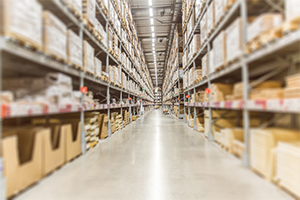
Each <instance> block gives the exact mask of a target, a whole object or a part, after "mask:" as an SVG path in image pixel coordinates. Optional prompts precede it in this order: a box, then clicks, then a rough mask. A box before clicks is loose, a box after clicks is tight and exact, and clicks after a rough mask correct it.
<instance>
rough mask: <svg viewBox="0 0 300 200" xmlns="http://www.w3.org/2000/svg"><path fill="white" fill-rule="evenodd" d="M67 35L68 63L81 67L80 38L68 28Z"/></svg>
mask: <svg viewBox="0 0 300 200" xmlns="http://www.w3.org/2000/svg"><path fill="white" fill-rule="evenodd" d="M67 35H68V41H67V56H68V59H67V61H68V64H69V65H74V66H76V67H79V68H81V69H82V42H81V41H82V40H81V38H80V37H79V36H78V35H76V34H75V33H74V32H73V31H72V30H68V33H67Z"/></svg>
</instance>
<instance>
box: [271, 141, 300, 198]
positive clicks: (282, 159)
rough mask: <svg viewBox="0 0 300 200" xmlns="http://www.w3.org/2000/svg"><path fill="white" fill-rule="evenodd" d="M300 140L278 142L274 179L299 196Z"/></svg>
mask: <svg viewBox="0 0 300 200" xmlns="http://www.w3.org/2000/svg"><path fill="white" fill-rule="evenodd" d="M299 169H300V141H297V142H290V143H288V142H278V147H277V156H276V179H277V180H278V182H279V184H280V186H282V187H284V188H286V189H287V190H289V191H290V192H292V193H293V194H295V195H296V196H297V197H300V170H299Z"/></svg>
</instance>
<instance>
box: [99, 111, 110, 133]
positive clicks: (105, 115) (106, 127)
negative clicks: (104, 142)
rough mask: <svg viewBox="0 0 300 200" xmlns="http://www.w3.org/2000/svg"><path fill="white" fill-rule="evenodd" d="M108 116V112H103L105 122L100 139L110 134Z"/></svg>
mask: <svg viewBox="0 0 300 200" xmlns="http://www.w3.org/2000/svg"><path fill="white" fill-rule="evenodd" d="M108 119H109V118H108V116H107V114H103V122H102V126H101V133H100V139H105V138H107V136H108Z"/></svg>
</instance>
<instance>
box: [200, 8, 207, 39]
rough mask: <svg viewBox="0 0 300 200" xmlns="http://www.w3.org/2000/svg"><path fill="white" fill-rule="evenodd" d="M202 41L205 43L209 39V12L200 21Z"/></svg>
mask: <svg viewBox="0 0 300 200" xmlns="http://www.w3.org/2000/svg"><path fill="white" fill-rule="evenodd" d="M200 32H201V42H202V43H203V42H204V41H205V40H206V39H207V13H204V15H203V18H202V20H201V21H200Z"/></svg>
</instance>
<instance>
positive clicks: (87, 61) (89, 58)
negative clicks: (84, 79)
mask: <svg viewBox="0 0 300 200" xmlns="http://www.w3.org/2000/svg"><path fill="white" fill-rule="evenodd" d="M94 56H95V55H94V48H93V47H92V46H91V45H90V44H89V43H88V42H87V41H85V40H84V41H83V70H84V71H86V72H88V73H89V74H94V73H95V60H94V59H95V57H94Z"/></svg>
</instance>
